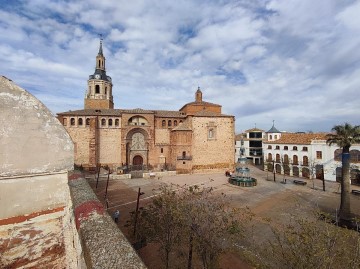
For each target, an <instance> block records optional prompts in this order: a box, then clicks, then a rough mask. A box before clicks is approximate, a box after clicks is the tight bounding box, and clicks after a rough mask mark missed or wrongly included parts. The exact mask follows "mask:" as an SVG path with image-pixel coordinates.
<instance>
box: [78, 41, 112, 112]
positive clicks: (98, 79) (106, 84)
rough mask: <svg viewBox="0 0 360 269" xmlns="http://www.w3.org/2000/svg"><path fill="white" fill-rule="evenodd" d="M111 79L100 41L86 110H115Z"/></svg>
mask: <svg viewBox="0 0 360 269" xmlns="http://www.w3.org/2000/svg"><path fill="white" fill-rule="evenodd" d="M112 86H113V85H112V82H111V77H110V76H107V75H106V69H105V56H104V54H103V49H102V38H101V39H100V47H99V52H98V54H97V56H96V65H95V72H94V74H92V75H90V76H89V79H88V88H87V91H86V94H85V102H84V103H85V109H110V108H114V103H113V96H112Z"/></svg>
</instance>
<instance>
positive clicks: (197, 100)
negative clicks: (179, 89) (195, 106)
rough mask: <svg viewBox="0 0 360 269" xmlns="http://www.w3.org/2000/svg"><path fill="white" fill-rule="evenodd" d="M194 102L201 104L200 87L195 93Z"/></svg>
mask: <svg viewBox="0 0 360 269" xmlns="http://www.w3.org/2000/svg"><path fill="white" fill-rule="evenodd" d="M195 102H202V92H201V90H200V86H198V89H197V91H196V93H195Z"/></svg>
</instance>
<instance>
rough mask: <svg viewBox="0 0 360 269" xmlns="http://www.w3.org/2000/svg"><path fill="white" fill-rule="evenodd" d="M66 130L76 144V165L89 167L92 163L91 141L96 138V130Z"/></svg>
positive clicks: (70, 128) (71, 127)
mask: <svg viewBox="0 0 360 269" xmlns="http://www.w3.org/2000/svg"><path fill="white" fill-rule="evenodd" d="M65 129H66V131H67V132H68V133H69V135H70V136H71V139H72V141H73V142H74V152H75V159H74V162H75V164H76V165H79V166H80V165H82V166H84V167H88V166H89V162H90V141H92V140H94V138H95V128H89V127H76V126H65Z"/></svg>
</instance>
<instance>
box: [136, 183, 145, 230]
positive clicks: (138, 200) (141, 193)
mask: <svg viewBox="0 0 360 269" xmlns="http://www.w3.org/2000/svg"><path fill="white" fill-rule="evenodd" d="M143 194H145V192H140V188H139V191H138V196H137V201H136V210H135V224H134V236H135V234H136V225H137V217H138V211H139V202H140V196H141V195H143Z"/></svg>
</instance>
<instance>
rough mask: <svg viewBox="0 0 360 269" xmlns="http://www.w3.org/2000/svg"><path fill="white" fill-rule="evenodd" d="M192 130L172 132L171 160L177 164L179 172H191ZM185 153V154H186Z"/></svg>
mask: <svg viewBox="0 0 360 269" xmlns="http://www.w3.org/2000/svg"><path fill="white" fill-rule="evenodd" d="M191 144H192V132H191V131H173V132H171V156H170V162H171V163H172V164H175V165H176V171H177V173H189V172H190V171H191V169H192V157H193V156H192V147H191ZM183 153H185V156H184V154H183Z"/></svg>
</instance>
